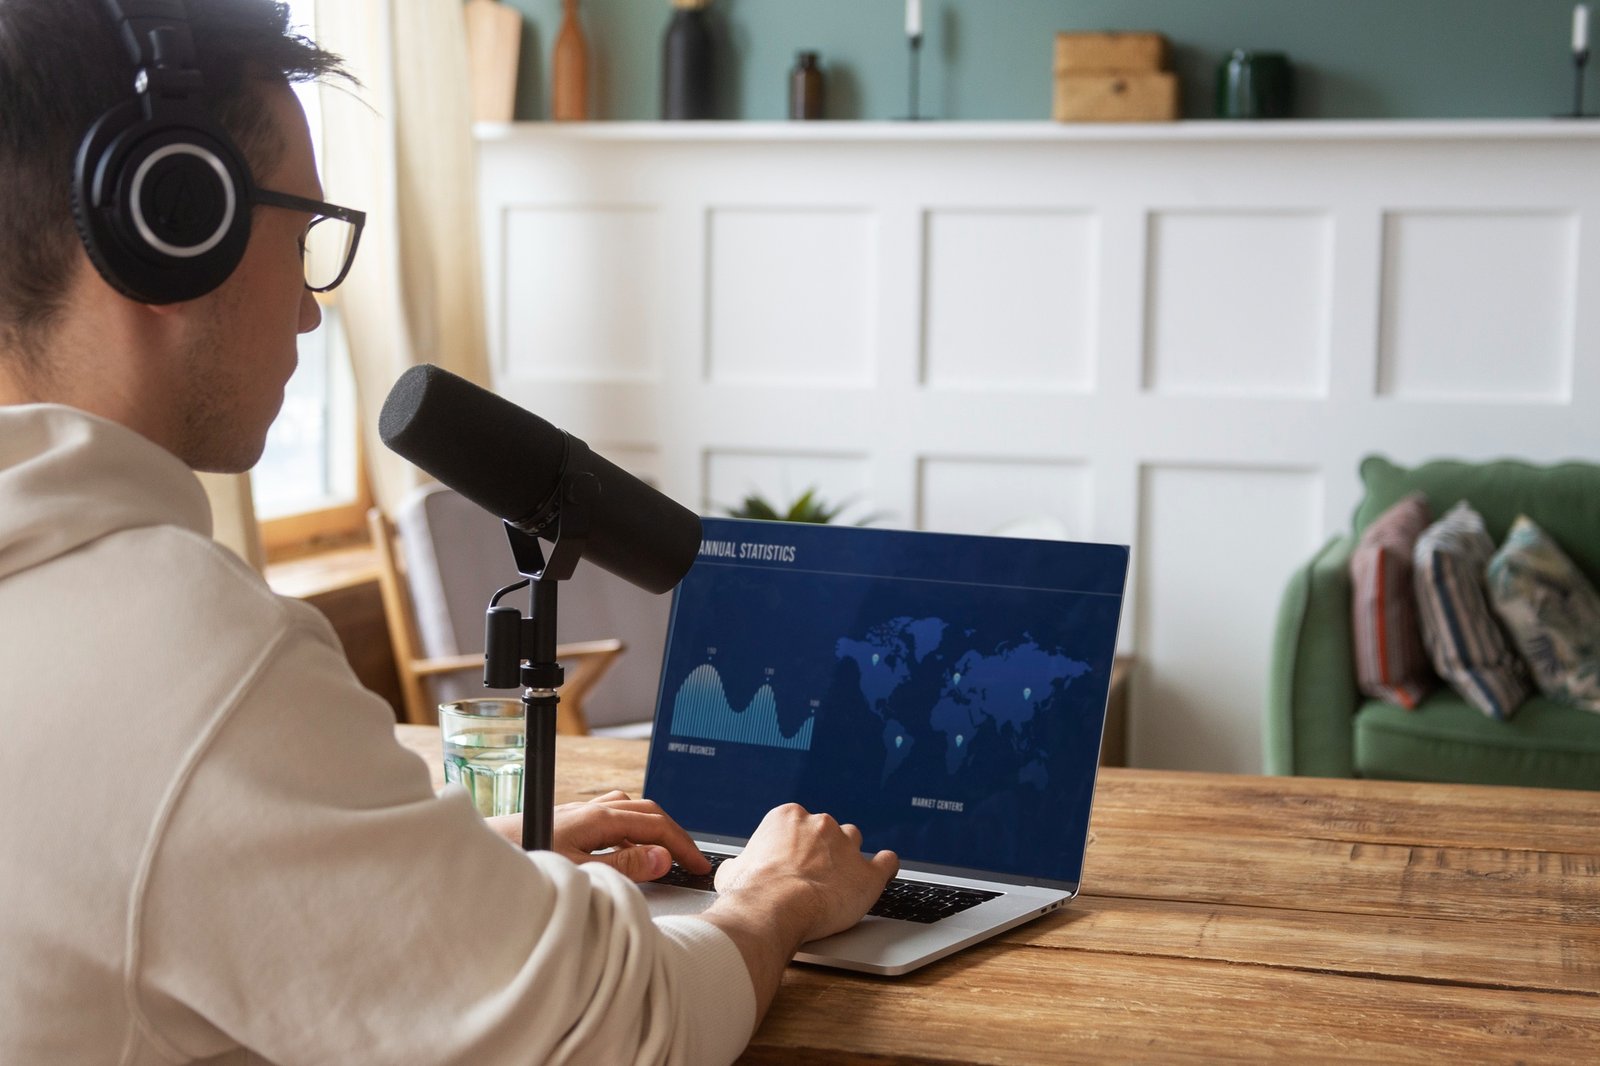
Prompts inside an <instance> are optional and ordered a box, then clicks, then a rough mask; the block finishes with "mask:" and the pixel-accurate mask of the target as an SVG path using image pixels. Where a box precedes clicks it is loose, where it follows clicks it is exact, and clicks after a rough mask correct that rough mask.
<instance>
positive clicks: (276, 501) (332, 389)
mask: <svg viewBox="0 0 1600 1066" xmlns="http://www.w3.org/2000/svg"><path fill="white" fill-rule="evenodd" d="M289 7H290V21H291V22H292V24H293V25H294V26H295V27H297V28H298V29H299V31H300V32H302V33H304V34H306V35H307V36H309V37H315V33H314V32H312V31H313V27H315V25H316V18H315V16H316V0H290V4H289ZM295 88H296V92H297V94H298V95H299V97H300V102H301V105H302V106H303V107H304V108H305V110H306V119H307V120H308V122H309V123H310V126H311V136H312V140H313V143H314V144H315V145H316V146H317V148H318V153H317V154H318V157H319V158H320V157H321V154H322V153H321V144H322V122H321V117H322V116H321V107H320V106H319V102H318V95H317V87H316V86H315V85H297V86H296V87H295ZM319 299H321V300H322V326H321V327H320V328H318V329H317V330H316V331H314V332H312V333H308V334H305V335H303V336H301V337H300V342H299V343H300V365H299V366H298V368H296V370H295V373H294V377H292V378H290V379H289V384H288V387H287V388H286V389H285V390H284V398H283V410H282V411H281V412H279V414H278V419H277V421H276V422H274V423H273V425H272V429H271V431H270V432H269V433H268V434H267V447H266V451H265V452H264V453H263V455H262V457H261V462H260V463H258V464H257V465H256V468H255V470H254V471H253V472H252V487H253V491H254V496H255V506H256V515H257V517H258V518H259V519H260V520H261V532H262V539H263V540H264V541H265V543H266V548H267V554H268V557H269V558H282V557H284V556H288V555H294V554H298V553H301V552H303V551H306V550H308V549H310V548H312V547H313V546H315V545H317V544H318V543H326V542H342V541H348V540H354V539H358V538H359V537H360V536H361V535H362V532H363V530H364V528H365V526H364V516H365V514H366V509H367V507H368V506H370V504H371V500H370V494H369V493H368V491H367V487H366V482H365V477H364V474H363V471H362V462H361V455H360V445H359V427H358V425H357V420H356V398H355V385H354V382H353V380H352V375H351V371H350V358H349V353H348V351H347V349H346V347H345V338H344V320H343V315H342V314H341V312H340V308H339V292H338V290H337V289H336V290H334V291H333V292H331V293H328V294H327V296H326V297H319Z"/></svg>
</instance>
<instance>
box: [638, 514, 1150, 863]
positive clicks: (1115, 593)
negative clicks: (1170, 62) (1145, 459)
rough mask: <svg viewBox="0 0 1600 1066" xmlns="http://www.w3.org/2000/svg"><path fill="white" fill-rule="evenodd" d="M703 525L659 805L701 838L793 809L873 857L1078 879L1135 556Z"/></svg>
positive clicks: (742, 829) (678, 654) (781, 526)
mask: <svg viewBox="0 0 1600 1066" xmlns="http://www.w3.org/2000/svg"><path fill="white" fill-rule="evenodd" d="M703 536H704V540H703V543H702V548H701V555H700V558H699V560H698V561H697V562H696V563H695V565H694V566H693V567H692V568H691V569H690V571H689V574H688V576H687V577H685V578H684V581H683V583H682V584H681V585H680V587H679V589H678V591H677V593H676V594H675V598H674V603H673V614H672V624H671V632H670V636H669V639H668V653H667V657H666V661H665V663H664V664H663V668H662V685H661V691H660V695H659V697H658V702H659V706H658V710H657V715H656V729H655V733H654V736H653V739H652V742H651V751H650V759H649V765H648V771H647V776H646V786H645V793H646V795H647V796H649V797H650V798H652V799H655V800H657V801H658V802H660V803H661V804H662V806H663V807H665V808H666V810H667V812H668V813H669V814H671V815H672V816H673V817H674V818H675V819H677V820H678V821H679V822H680V823H681V824H683V825H684V826H685V827H687V828H689V829H690V830H691V831H692V832H696V833H701V834H713V835H718V836H733V837H747V836H749V835H750V833H751V832H752V831H753V830H754V829H755V827H756V825H757V824H758V823H759V822H760V820H761V818H762V817H763V816H764V815H765V814H766V812H767V811H768V810H769V809H771V808H772V807H774V806H777V805H779V804H781V803H786V802H790V801H794V802H798V803H800V804H802V805H804V806H805V807H806V808H807V809H809V810H812V811H827V812H828V813H830V814H832V815H834V817H836V818H838V819H839V820H840V821H841V822H854V823H856V824H857V825H859V826H860V827H861V830H862V834H863V838H864V843H865V846H866V848H867V849H868V850H874V849H877V848H893V849H894V850H896V851H897V852H899V853H900V855H901V858H902V859H905V860H910V861H915V862H920V863H925V864H930V865H937V866H944V867H953V868H959V869H971V870H987V871H995V872H1005V873H1012V874H1019V875H1029V876H1032V877H1035V878H1040V879H1044V880H1050V881H1057V882H1077V881H1078V880H1079V879H1080V876H1081V872H1082V860H1083V845H1084V840H1085V838H1086V836H1087V832H1088V820H1089V807H1090V801H1091V799H1092V796H1093V788H1094V775H1095V769H1096V763H1097V761H1098V755H1099V747H1100V734H1101V730H1102V726H1103V722H1104V715H1105V702H1106V694H1107V690H1108V687H1109V683H1110V676H1111V663H1112V658H1113V656H1114V655H1115V651H1116V634H1117V624H1118V620H1119V618H1120V614H1121V608H1122V595H1123V588H1124V583H1125V580H1126V576H1127V568H1128V549H1127V548H1126V547H1123V546H1120V545H1103V544H1079V543H1065V542H1050V541H1021V540H1001V539H999V538H991V537H968V536H955V535H949V534H936V533H911V532H901V531H893V530H877V529H862V528H855V527H838V526H807V525H799V524H793V523H769V522H746V521H739V520H735V519H706V520H705V532H704V535H703ZM747 546H750V547H747Z"/></svg>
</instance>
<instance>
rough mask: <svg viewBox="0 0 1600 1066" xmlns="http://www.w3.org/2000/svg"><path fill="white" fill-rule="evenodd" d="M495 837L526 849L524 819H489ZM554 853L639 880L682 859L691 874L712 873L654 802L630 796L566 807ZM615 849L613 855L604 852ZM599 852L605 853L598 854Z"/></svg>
mask: <svg viewBox="0 0 1600 1066" xmlns="http://www.w3.org/2000/svg"><path fill="white" fill-rule="evenodd" d="M488 822H489V825H490V827H491V828H493V829H494V831H495V832H497V833H499V834H500V835H501V836H503V837H505V838H506V839H507V840H509V841H511V843H513V844H516V845H517V846H519V847H520V846H521V844H522V815H520V814H507V815H499V816H496V817H493V818H489V819H488ZM550 838H551V839H550V844H551V848H550V850H552V851H554V852H556V853H557V854H558V855H564V856H566V857H567V858H569V859H571V860H572V861H573V862H603V863H605V864H606V865H608V866H614V867H616V868H617V870H618V871H619V872H621V873H622V874H623V876H625V877H628V878H630V879H632V880H634V881H653V880H655V879H656V878H658V877H660V876H661V875H662V874H664V873H666V872H667V870H668V868H669V867H671V865H672V860H673V859H677V860H678V862H680V863H682V864H683V866H684V867H685V868H686V869H688V870H689V871H690V872H692V873H697V874H703V873H706V872H707V871H709V870H710V869H711V864H710V863H709V862H707V861H706V857H705V856H704V855H702V854H700V849H699V848H697V847H695V846H694V841H692V840H690V839H689V834H688V833H686V832H684V830H683V827H682V826H680V825H679V824H678V823H677V822H674V821H673V820H672V819H671V818H669V817H667V815H666V812H665V811H663V810H662V809H661V807H660V805H659V804H657V803H655V802H654V801H653V800H636V799H630V798H629V797H628V794H627V793H626V792H617V791H612V792H607V793H606V794H605V795H604V796H598V797H596V798H595V799H592V800H588V801H587V802H584V803H563V804H562V805H561V806H559V807H557V808H556V809H555V818H554V824H553V826H552V829H551V833H550ZM605 848H611V849H612V850H611V851H603V849H605ZM597 851H600V852H602V854H599V855H596V854H594V853H595V852H597Z"/></svg>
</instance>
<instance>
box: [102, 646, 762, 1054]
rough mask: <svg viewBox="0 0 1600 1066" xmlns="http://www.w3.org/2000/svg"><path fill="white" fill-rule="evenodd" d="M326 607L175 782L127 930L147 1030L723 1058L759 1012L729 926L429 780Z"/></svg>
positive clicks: (246, 1043) (267, 1049) (379, 1049)
mask: <svg viewBox="0 0 1600 1066" xmlns="http://www.w3.org/2000/svg"><path fill="white" fill-rule="evenodd" d="M320 623H321V619H320V618H315V619H304V618H300V619H298V620H297V621H296V622H295V623H293V624H291V625H290V627H289V628H288V629H287V631H286V632H284V634H283V636H282V638H281V639H280V640H279V641H278V642H277V643H276V646H274V647H273V648H270V649H269V650H268V651H267V652H266V653H265V655H264V656H263V660H262V663H261V665H260V667H259V669H258V670H256V671H253V672H252V674H251V676H249V677H247V678H246V680H245V681H243V682H241V684H240V687H239V689H238V690H236V692H235V693H234V696H233V699H232V701H231V703H230V706H228V707H226V708H224V709H222V711H220V712H219V715H218V717H217V719H216V720H215V721H214V722H213V724H212V727H211V728H210V729H209V730H208V731H206V732H205V733H204V734H203V735H202V736H199V737H197V738H196V739H195V741H194V745H193V747H192V748H191V751H190V753H189V756H188V758H187V759H186V761H185V765H184V766H183V767H181V768H180V770H179V772H178V774H177V775H176V776H175V778H174V781H173V785H172V788H171V790H170V792H169V795H168V797H167V803H166V805H165V807H164V809H163V813H162V815H161V818H160V820H159V822H158V824H157V825H156V826H155V827H154V828H153V830H152V833H151V841H150V844H149V846H148V848H147V851H146V856H145V867H144V870H143V871H142V873H141V877H140V882H139V884H138V887H136V889H135V897H136V898H135V899H134V901H133V902H134V906H133V908H132V914H133V916H134V917H133V919H132V925H131V927H130V929H129V947H130V954H131V960H130V965H129V973H130V987H129V989H128V992H129V996H130V1002H131V1003H132V1005H133V1006H134V1007H135V1014H136V1016H137V1017H138V1019H139V1024H140V1027H141V1029H142V1030H143V1035H144V1036H145V1037H146V1038H147V1039H149V1040H150V1041H152V1042H153V1043H154V1044H155V1045H156V1046H157V1047H158V1048H160V1049H161V1050H163V1051H164V1052H165V1053H167V1054H170V1055H174V1056H175V1057H179V1058H186V1057H196V1058H198V1057H205V1056H209V1055H215V1054H219V1053H221V1052H224V1051H227V1050H229V1049H231V1048H234V1047H241V1046H242V1047H245V1048H249V1049H250V1050H252V1051H254V1052H255V1053H257V1054H259V1055H261V1056H263V1057H265V1058H266V1059H268V1060H270V1061H273V1062H284V1063H289V1062H293V1063H349V1062H362V1063H368V1064H372V1066H383V1064H388V1063H394V1064H402V1063H403V1064H414V1063H419V1062H427V1063H456V1062H461V1063H473V1064H477V1066H492V1064H500V1063H508V1064H509V1063H519V1064H521V1063H543V1062H573V1063H579V1062H603V1063H630V1062H636V1063H695V1064H700V1063H726V1062H731V1061H732V1060H733V1059H734V1058H735V1057H736V1056H737V1055H738V1054H739V1053H740V1051H741V1050H742V1049H743V1048H744V1046H745V1044H746V1043H747V1042H748V1040H749V1038H750V1035H751V1032H752V1030H753V1028H754V1023H755V1009H756V1008H755V993H754V990H753V988H752V986H751V983H750V978H749V975H748V973H747V971H746V970H745V967H744V963H743V960H742V958H741V956H740V954H739V952H738V949H737V948H736V947H735V946H734V945H733V943H732V941H730V940H729V939H728V938H727V937H726V936H725V935H724V934H723V933H722V932H721V931H720V930H718V929H716V928H715V927H713V926H711V925H709V924H708V923H706V922H702V921H699V920H698V919H693V918H688V919H684V918H675V919H664V920H662V921H661V922H659V923H653V922H652V921H651V920H650V916H649V912H648V910H647V909H646V907H645V903H644V898H643V896H642V895H641V894H640V893H639V891H638V890H637V889H636V888H635V887H634V886H633V885H632V884H631V883H630V882H629V881H628V880H627V879H626V878H624V877H622V876H621V875H620V874H618V873H616V872H615V871H614V870H611V869H610V868H609V867H605V866H603V865H599V864H584V865H582V866H575V865H573V864H572V863H570V862H568V861H566V860H565V859H562V858H561V857H559V856H557V855H553V854H549V853H541V854H535V855H532V856H529V855H525V854H523V853H522V852H521V851H520V850H518V849H516V848H515V847H512V846H510V845H508V844H507V843H506V842H505V841H504V840H502V839H501V838H500V837H498V836H497V835H495V834H494V833H493V832H492V831H491V830H489V829H488V827H487V826H485V825H484V823H483V821H482V819H481V818H480V817H479V816H478V815H477V813H476V812H475V811H474V810H473V809H472V807H471V805H470V803H469V802H468V801H467V798H466V796H465V794H464V793H462V792H460V791H459V790H457V789H447V790H445V792H444V793H442V794H440V795H438V796H435V795H434V794H433V792H432V790H431V789H430V787H429V782H428V773H427V769H426V768H425V767H424V766H423V764H422V762H421V760H419V759H418V758H417V757H416V756H414V755H412V754H411V753H409V752H407V751H405V750H404V749H403V748H401V747H400V746H399V744H398V743H396V742H395V740H394V734H393V717H392V715H391V714H390V711H389V708H388V707H387V705H385V704H384V703H383V702H382V701H381V700H379V699H378V698H377V697H375V696H373V695H372V694H370V693H368V692H366V691H365V690H364V689H362V688H361V687H360V686H359V684H358V683H357V682H356V681H355V679H354V677H353V676H352V675H351V673H350V671H349V668H348V666H347V665H346V663H345V661H344V658H343V656H342V654H341V653H340V652H339V651H338V650H337V648H336V646H335V645H334V644H333V639H332V636H331V634H330V633H327V632H325V629H326V627H325V626H321V627H320V628H319V624H320Z"/></svg>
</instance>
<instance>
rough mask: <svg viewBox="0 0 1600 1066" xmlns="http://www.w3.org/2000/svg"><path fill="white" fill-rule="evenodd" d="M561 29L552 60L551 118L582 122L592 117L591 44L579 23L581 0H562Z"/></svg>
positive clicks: (557, 36)
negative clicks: (590, 98)
mask: <svg viewBox="0 0 1600 1066" xmlns="http://www.w3.org/2000/svg"><path fill="white" fill-rule="evenodd" d="M561 6H562V8H563V9H564V10H563V13H562V18H561V32H560V33H559V34H557V35H556V47H555V55H554V56H553V57H552V58H551V61H550V71H551V76H550V82H551V86H550V117H551V118H553V119H557V120H559V121H569V122H582V121H583V120H584V119H587V118H588V117H589V45H588V42H586V41H585V40H584V39H583V27H582V26H581V25H580V24H579V22H578V0H561Z"/></svg>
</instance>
